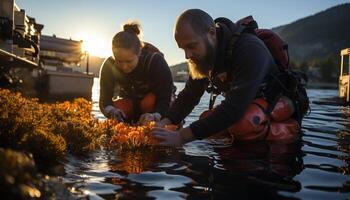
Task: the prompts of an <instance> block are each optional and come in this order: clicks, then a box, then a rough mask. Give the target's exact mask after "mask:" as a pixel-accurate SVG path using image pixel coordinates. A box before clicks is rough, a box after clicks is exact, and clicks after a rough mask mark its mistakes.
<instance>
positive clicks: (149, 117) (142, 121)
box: [138, 113, 162, 125]
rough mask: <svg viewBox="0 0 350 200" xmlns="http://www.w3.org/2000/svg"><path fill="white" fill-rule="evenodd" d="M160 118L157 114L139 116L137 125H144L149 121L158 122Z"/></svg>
mask: <svg viewBox="0 0 350 200" xmlns="http://www.w3.org/2000/svg"><path fill="white" fill-rule="evenodd" d="M161 118H162V116H161V115H160V114H159V113H144V114H142V115H141V117H140V119H139V122H138V123H139V124H141V125H146V124H147V123H149V122H151V121H155V122H158V121H160V119H161Z"/></svg>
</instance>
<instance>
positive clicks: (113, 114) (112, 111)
mask: <svg viewBox="0 0 350 200" xmlns="http://www.w3.org/2000/svg"><path fill="white" fill-rule="evenodd" d="M105 112H106V114H107V117H108V118H112V119H115V120H118V121H119V122H123V121H124V119H125V118H126V115H125V113H124V112H123V111H122V110H120V109H118V108H116V107H114V106H106V107H105Z"/></svg>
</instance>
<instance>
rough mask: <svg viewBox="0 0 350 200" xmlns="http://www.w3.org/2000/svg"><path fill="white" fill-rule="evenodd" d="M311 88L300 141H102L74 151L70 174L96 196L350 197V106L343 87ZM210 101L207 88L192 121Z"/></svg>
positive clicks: (69, 177)
mask: <svg viewBox="0 0 350 200" xmlns="http://www.w3.org/2000/svg"><path fill="white" fill-rule="evenodd" d="M95 83H96V82H95ZM183 86H184V85H183V84H178V85H177V87H178V91H180V90H181V89H182V87H183ZM97 92H98V85H94V92H93V111H92V112H93V113H94V114H95V116H96V117H97V118H101V119H103V118H104V117H103V115H102V114H101V113H100V112H99V109H98V104H97V102H98V95H96V94H97ZM309 94H310V96H311V101H312V102H313V103H312V105H311V107H312V113H311V114H310V115H309V116H307V117H306V118H305V119H304V121H303V130H302V131H303V133H302V137H301V140H300V141H299V142H296V143H293V144H281V143H268V142H257V143H246V144H244V143H236V142H234V143H232V141H231V140H230V138H229V137H219V138H218V137H214V138H211V139H208V140H197V141H194V142H191V143H188V144H186V145H184V146H183V148H179V149H171V148H155V149H152V150H147V151H146V150H143V151H115V150H111V149H103V150H101V151H97V152H95V153H94V154H92V155H91V156H90V157H89V158H84V159H81V158H74V157H68V158H67V163H66V165H65V166H66V167H65V169H66V172H67V174H66V176H65V177H64V179H65V180H66V182H67V183H69V184H70V185H71V187H73V188H74V189H75V191H77V193H78V192H79V191H80V192H81V191H83V194H82V195H84V194H85V196H86V194H87V196H89V197H91V198H92V199H94V198H95V199H98V198H103V199H346V198H348V197H349V196H350V181H349V180H350V176H349V175H350V170H349V169H350V165H349V162H350V154H349V152H350V147H349V146H350V145H349V144H350V136H349V135H350V132H349V128H350V120H349V118H350V108H349V107H344V106H341V105H338V104H337V103H336V102H334V100H332V98H333V97H334V96H336V95H337V91H336V90H310V91H309ZM206 95H207V94H206ZM219 100H220V99H219ZM218 102H219V101H218ZM207 105H208V98H207V96H205V97H204V99H202V101H201V102H200V104H199V105H198V106H197V107H196V108H195V110H194V112H192V113H191V115H190V116H189V117H188V118H186V124H189V123H191V122H192V121H194V120H196V119H197V118H198V116H199V114H200V112H201V111H202V110H204V109H205V108H206V107H207Z"/></svg>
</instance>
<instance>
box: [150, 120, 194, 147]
mask: <svg viewBox="0 0 350 200" xmlns="http://www.w3.org/2000/svg"><path fill="white" fill-rule="evenodd" d="M176 127H177V126H175V125H166V126H165V128H161V127H155V128H153V129H152V130H151V135H152V136H153V137H154V138H155V139H156V140H157V141H158V143H157V144H156V145H159V146H175V147H177V146H181V145H183V144H184V143H186V142H190V141H192V140H194V139H195V138H194V136H193V134H192V131H191V128H190V127H186V128H182V129H180V130H178V131H176Z"/></svg>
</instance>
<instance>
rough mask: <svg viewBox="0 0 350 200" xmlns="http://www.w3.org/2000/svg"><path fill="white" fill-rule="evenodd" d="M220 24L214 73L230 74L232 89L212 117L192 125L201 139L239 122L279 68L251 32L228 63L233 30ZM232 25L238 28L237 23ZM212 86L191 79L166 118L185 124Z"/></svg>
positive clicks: (242, 38) (204, 81) (239, 43)
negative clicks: (227, 52) (227, 57)
mask: <svg viewBox="0 0 350 200" xmlns="http://www.w3.org/2000/svg"><path fill="white" fill-rule="evenodd" d="M218 25H219V26H218V28H217V37H218V47H217V55H216V61H215V65H214V71H216V72H227V74H229V77H228V82H229V83H227V84H229V85H230V87H229V89H227V90H226V91H222V92H224V93H225V100H224V101H222V102H221V104H220V105H218V107H216V109H215V111H214V112H213V113H212V114H210V115H209V116H208V117H206V118H204V119H200V120H197V121H195V122H193V123H192V124H191V125H190V128H191V130H192V132H193V134H194V136H195V137H196V138H197V139H201V138H205V137H208V136H210V135H211V134H214V133H217V132H220V131H222V130H224V129H226V128H228V127H229V126H230V125H232V124H233V123H235V122H238V121H239V120H240V119H241V117H243V114H244V113H245V111H246V109H247V107H248V105H249V104H250V103H251V102H252V101H253V100H254V98H256V96H257V93H258V91H259V90H260V87H261V85H262V83H263V82H265V81H266V79H267V75H268V74H269V73H271V72H272V71H274V70H276V69H277V65H276V64H275V62H274V59H273V57H272V56H271V54H270V52H269V50H268V49H267V47H266V46H265V44H264V43H263V41H261V40H260V39H259V38H258V37H257V36H255V35H253V34H250V33H244V34H243V35H242V36H241V37H240V38H239V39H238V41H237V42H236V44H235V48H234V50H233V52H232V58H231V59H232V60H231V61H230V62H228V61H227V59H225V56H226V49H227V46H228V41H229V40H230V38H231V36H232V30H230V28H228V26H226V25H225V24H218ZM231 26H233V27H235V25H234V24H232V25H231ZM231 28H232V27H231ZM208 83H209V79H202V80H193V79H192V78H191V77H190V78H189V80H188V81H187V83H186V86H185V88H184V90H182V91H181V92H180V93H179V95H178V98H177V100H176V101H175V102H174V104H173V105H172V107H171V108H170V109H169V112H168V113H167V114H166V117H168V118H169V119H170V120H171V121H172V122H173V123H174V124H177V123H179V122H181V121H182V120H183V119H184V118H185V117H186V116H187V115H188V114H189V113H190V112H191V111H192V109H193V108H194V107H195V106H196V105H197V104H198V103H199V101H200V98H201V96H202V95H203V93H204V91H205V89H206V88H207V86H208Z"/></svg>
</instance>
